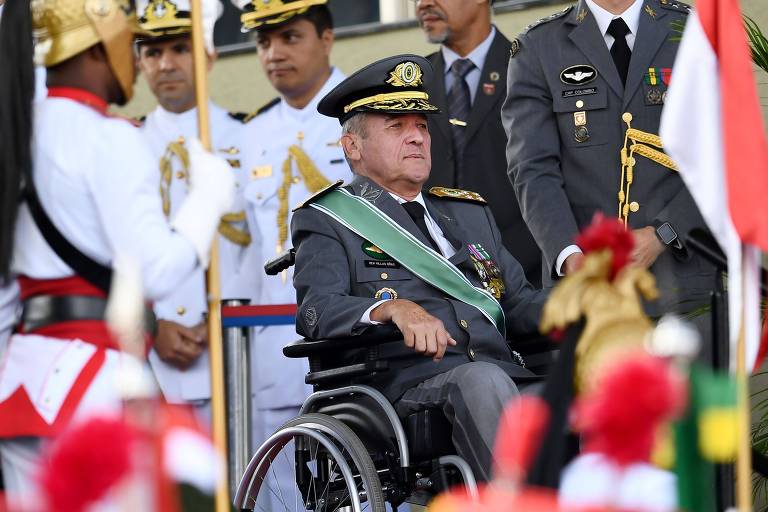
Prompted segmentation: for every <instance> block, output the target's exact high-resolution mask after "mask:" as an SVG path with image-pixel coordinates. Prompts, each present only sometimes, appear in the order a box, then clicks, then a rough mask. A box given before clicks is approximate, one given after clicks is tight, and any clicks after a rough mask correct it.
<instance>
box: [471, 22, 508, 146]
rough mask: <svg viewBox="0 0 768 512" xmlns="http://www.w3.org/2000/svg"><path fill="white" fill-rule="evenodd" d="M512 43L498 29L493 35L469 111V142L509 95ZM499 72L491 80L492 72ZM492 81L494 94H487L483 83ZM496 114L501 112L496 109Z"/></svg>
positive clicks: (498, 114)
mask: <svg viewBox="0 0 768 512" xmlns="http://www.w3.org/2000/svg"><path fill="white" fill-rule="evenodd" d="M511 46H512V43H510V42H509V40H508V39H507V38H506V37H504V35H503V34H502V33H501V32H500V31H499V29H498V28H497V29H496V35H495V36H494V37H493V41H492V42H491V46H490V48H488V54H487V55H486V56H485V62H484V63H483V69H481V70H480V80H479V81H478V83H477V90H476V91H475V101H474V103H473V104H472V108H471V110H470V112H469V120H468V121H467V143H468V142H469V141H470V140H472V137H474V136H475V135H476V134H477V131H478V130H479V129H480V127H481V126H483V124H485V123H486V122H487V117H488V115H489V114H490V112H491V110H492V109H493V106H494V105H496V104H497V103H498V102H499V101H501V100H502V99H503V98H504V97H506V95H507V64H508V62H509V49H510V47H511ZM493 72H496V73H498V74H499V79H498V80H497V81H495V82H494V81H493V80H491V78H490V77H491V73H493ZM486 83H490V84H492V85H493V86H494V88H493V92H492V94H486V92H485V91H484V90H483V84H486ZM495 115H497V116H500V115H501V114H500V113H499V112H498V111H496V112H495Z"/></svg>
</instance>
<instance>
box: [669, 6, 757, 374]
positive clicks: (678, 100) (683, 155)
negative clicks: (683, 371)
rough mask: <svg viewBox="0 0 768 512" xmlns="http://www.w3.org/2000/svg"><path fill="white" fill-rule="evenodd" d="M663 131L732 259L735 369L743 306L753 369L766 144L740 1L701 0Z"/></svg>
mask: <svg viewBox="0 0 768 512" xmlns="http://www.w3.org/2000/svg"><path fill="white" fill-rule="evenodd" d="M660 133H661V138H662V140H663V142H664V148H665V150H666V151H667V153H668V154H669V155H670V156H671V157H672V159H673V160H674V161H675V162H676V164H677V166H678V168H679V170H680V174H681V175H682V178H683V180H684V181H685V183H686V185H687V186H688V189H689V190H690V191H691V194H692V195H693V198H694V199H695V201H696V203H697V204H698V206H699V210H700V211H701V213H702V215H703V216H704V220H705V221H706V222H707V224H708V226H709V228H710V230H711V232H712V234H713V235H714V236H715V238H716V239H717V241H718V243H719V244H720V246H721V247H722V249H723V251H724V252H725V254H726V256H727V258H728V298H729V308H728V309H729V319H730V340H731V367H732V368H733V367H734V361H735V357H736V341H737V339H738V334H739V329H740V327H741V319H742V308H743V312H744V317H743V318H744V320H745V321H744V329H745V336H746V362H747V368H748V369H749V368H753V366H754V365H755V363H756V359H757V353H758V348H759V322H760V308H759V299H760V296H759V262H760V249H762V250H764V251H768V205H766V198H768V144H767V143H766V136H765V130H764V127H763V120H762V114H761V111H760V104H759V101H758V95H757V87H756V85H755V77H754V68H753V64H752V60H751V55H750V50H749V45H748V44H747V36H746V33H745V31H744V23H743V21H742V16H741V9H740V8H739V0H697V2H696V9H695V10H694V11H693V12H692V13H691V14H690V15H689V16H688V20H687V22H686V25H685V31H684V33H683V38H682V41H681V42H680V48H679V50H678V53H677V59H676V60H675V66H674V68H673V73H672V80H671V82H670V86H669V90H668V91H667V99H666V102H665V106H664V112H663V114H662V118H661V131H660ZM742 285H743V286H742Z"/></svg>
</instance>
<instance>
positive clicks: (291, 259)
mask: <svg viewBox="0 0 768 512" xmlns="http://www.w3.org/2000/svg"><path fill="white" fill-rule="evenodd" d="M294 263H296V249H294V248H290V249H288V250H286V251H283V252H282V253H281V254H280V256H277V257H275V258H272V259H271V260H269V261H267V262H266V263H265V264H264V273H266V274H267V275H268V276H276V275H277V274H279V273H280V272H282V271H283V270H286V269H288V268H290V267H292V266H293V264H294Z"/></svg>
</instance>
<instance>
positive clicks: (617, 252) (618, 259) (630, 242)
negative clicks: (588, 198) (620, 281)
mask: <svg viewBox="0 0 768 512" xmlns="http://www.w3.org/2000/svg"><path fill="white" fill-rule="evenodd" d="M576 245H578V246H579V247H580V248H581V250H582V251H584V254H589V253H590V252H592V251H600V250H603V249H610V251H611V254H612V255H613V259H612V261H611V279H613V278H614V277H616V274H618V273H619V271H620V270H621V269H623V268H624V267H625V266H626V265H627V263H629V256H630V254H631V253H632V249H633V248H634V247H635V239H634V238H633V237H632V233H630V232H629V231H627V229H626V228H625V227H624V224H622V222H621V221H620V220H619V219H615V218H609V217H606V216H605V215H603V214H602V213H600V212H597V213H596V214H595V216H594V217H593V218H592V222H591V223H590V225H589V226H587V228H586V229H584V230H583V231H582V232H581V233H579V236H577V237H576Z"/></svg>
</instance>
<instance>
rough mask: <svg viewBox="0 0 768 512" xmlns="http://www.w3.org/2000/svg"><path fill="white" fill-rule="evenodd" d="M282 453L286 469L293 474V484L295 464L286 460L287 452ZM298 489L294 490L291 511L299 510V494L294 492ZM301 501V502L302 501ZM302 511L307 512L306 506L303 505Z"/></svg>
mask: <svg viewBox="0 0 768 512" xmlns="http://www.w3.org/2000/svg"><path fill="white" fill-rule="evenodd" d="M282 452H283V458H284V459H285V462H286V464H288V467H290V468H291V470H292V472H293V482H296V464H295V463H291V460H290V459H289V458H288V450H282ZM297 490H298V489H294V493H293V510H294V511H297V510H298V509H299V493H298V492H296V491H297ZM302 501H303V500H302ZM304 510H307V504H306V503H305V504H304Z"/></svg>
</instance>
